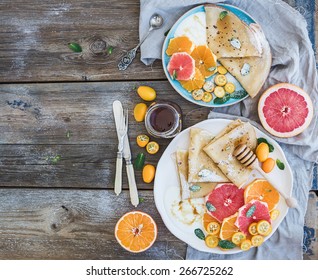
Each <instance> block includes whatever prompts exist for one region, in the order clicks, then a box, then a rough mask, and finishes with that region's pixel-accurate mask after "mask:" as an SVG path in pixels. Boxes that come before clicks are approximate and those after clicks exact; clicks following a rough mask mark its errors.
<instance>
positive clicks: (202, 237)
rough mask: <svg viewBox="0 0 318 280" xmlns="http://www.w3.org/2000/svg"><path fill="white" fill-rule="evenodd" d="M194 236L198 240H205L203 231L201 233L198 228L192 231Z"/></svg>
mask: <svg viewBox="0 0 318 280" xmlns="http://www.w3.org/2000/svg"><path fill="white" fill-rule="evenodd" d="M194 234H195V235H196V236H197V237H198V238H200V239H202V240H204V239H205V235H204V233H203V231H202V230H201V229H199V228H196V229H195V230H194Z"/></svg>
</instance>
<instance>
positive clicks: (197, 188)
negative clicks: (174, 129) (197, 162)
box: [176, 150, 217, 200]
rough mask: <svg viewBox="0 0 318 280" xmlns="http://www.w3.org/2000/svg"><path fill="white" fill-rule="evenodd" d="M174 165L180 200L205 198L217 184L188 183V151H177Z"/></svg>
mask: <svg viewBox="0 0 318 280" xmlns="http://www.w3.org/2000/svg"><path fill="white" fill-rule="evenodd" d="M176 163H177V169H178V174H179V179H180V192H181V199H182V200H184V199H189V198H200V197H205V196H206V195H207V194H208V193H210V192H211V191H212V190H213V189H214V188H215V186H216V185H217V183H188V178H187V177H188V151H187V150H177V152H176Z"/></svg>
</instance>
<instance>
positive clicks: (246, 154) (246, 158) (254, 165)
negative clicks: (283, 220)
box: [233, 144, 297, 208]
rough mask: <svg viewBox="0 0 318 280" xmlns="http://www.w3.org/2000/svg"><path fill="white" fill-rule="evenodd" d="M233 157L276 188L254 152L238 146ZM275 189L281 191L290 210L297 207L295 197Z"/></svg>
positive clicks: (244, 146)
mask: <svg viewBox="0 0 318 280" xmlns="http://www.w3.org/2000/svg"><path fill="white" fill-rule="evenodd" d="M233 155H234V156H235V157H236V158H237V160H238V161H239V162H240V163H242V164H243V165H244V166H245V167H248V168H251V169H254V170H257V171H258V172H259V173H261V174H262V175H263V177H264V178H265V179H266V180H267V181H268V182H269V183H270V184H271V185H272V186H275V184H274V183H273V181H272V180H271V179H270V178H269V176H268V175H267V174H266V173H265V172H264V171H263V170H262V169H261V168H260V167H259V161H258V159H257V156H256V155H255V154H254V152H253V151H252V150H251V149H250V148H249V147H247V146H246V145H244V144H241V145H238V146H237V147H236V148H235V150H234V152H233ZM275 188H276V189H277V190H278V191H279V193H280V194H281V196H282V197H283V198H284V199H285V201H286V204H287V206H288V207H290V208H296V207H297V200H296V199H295V198H293V197H288V196H286V195H285V194H284V193H282V192H281V191H280V190H279V189H278V188H277V187H276V186H275Z"/></svg>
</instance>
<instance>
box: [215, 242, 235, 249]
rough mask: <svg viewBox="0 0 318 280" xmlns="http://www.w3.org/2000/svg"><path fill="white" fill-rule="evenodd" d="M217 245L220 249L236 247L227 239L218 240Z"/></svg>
mask: <svg viewBox="0 0 318 280" xmlns="http://www.w3.org/2000/svg"><path fill="white" fill-rule="evenodd" d="M218 245H219V247H221V248H222V249H233V248H235V247H236V245H235V244H234V243H233V242H232V241H229V240H220V241H219V244H218Z"/></svg>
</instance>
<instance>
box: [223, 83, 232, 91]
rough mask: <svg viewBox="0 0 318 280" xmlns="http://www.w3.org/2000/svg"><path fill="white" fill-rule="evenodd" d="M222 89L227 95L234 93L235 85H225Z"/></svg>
mask: <svg viewBox="0 0 318 280" xmlns="http://www.w3.org/2000/svg"><path fill="white" fill-rule="evenodd" d="M224 89H225V91H226V92H228V93H233V92H234V91H235V85H234V84H233V83H227V84H226V85H225V86H224Z"/></svg>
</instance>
